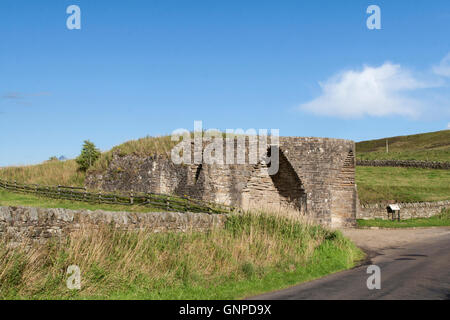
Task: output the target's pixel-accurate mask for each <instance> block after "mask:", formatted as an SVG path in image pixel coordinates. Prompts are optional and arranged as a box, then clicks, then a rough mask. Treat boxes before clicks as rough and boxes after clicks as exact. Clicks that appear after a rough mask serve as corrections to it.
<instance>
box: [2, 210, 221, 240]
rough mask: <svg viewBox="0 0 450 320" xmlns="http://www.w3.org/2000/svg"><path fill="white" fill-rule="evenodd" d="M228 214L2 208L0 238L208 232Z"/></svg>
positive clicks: (38, 238)
mask: <svg viewBox="0 0 450 320" xmlns="http://www.w3.org/2000/svg"><path fill="white" fill-rule="evenodd" d="M226 218H227V217H226V215H221V214H206V213H178V212H148V213H130V212H108V211H102V210H96V211H90V210H69V209H46V208H31V207H0V236H1V237H6V238H7V239H8V240H9V242H11V243H20V242H22V241H23V240H28V239H31V240H35V241H38V242H42V241H45V240H46V239H48V238H50V237H55V236H56V237H58V236H65V235H67V234H69V233H70V232H72V231H74V230H77V229H79V228H80V227H81V226H91V227H98V226H100V225H110V224H113V225H114V226H115V227H116V228H118V229H121V230H140V229H143V230H148V231H151V232H166V231H173V232H186V231H190V230H192V231H207V230H210V229H212V228H216V227H217V228H220V227H223V226H224V224H225V222H226Z"/></svg>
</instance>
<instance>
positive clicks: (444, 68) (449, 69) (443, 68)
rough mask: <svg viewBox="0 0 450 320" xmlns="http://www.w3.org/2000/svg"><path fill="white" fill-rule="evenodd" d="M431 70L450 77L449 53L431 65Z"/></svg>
mask: <svg viewBox="0 0 450 320" xmlns="http://www.w3.org/2000/svg"><path fill="white" fill-rule="evenodd" d="M433 72H434V73H436V74H437V75H440V76H443V77H450V53H448V54H447V55H446V56H445V57H444V59H442V60H441V63H440V64H439V65H437V66H434V67H433Z"/></svg>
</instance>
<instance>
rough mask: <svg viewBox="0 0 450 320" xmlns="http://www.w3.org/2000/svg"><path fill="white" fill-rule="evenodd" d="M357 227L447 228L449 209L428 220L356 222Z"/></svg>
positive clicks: (449, 221) (449, 224) (449, 223)
mask: <svg viewBox="0 0 450 320" xmlns="http://www.w3.org/2000/svg"><path fill="white" fill-rule="evenodd" d="M357 223H358V227H363V228H364V227H379V228H419V227H448V226H450V209H447V210H442V213H440V214H438V215H435V216H433V217H430V218H413V219H406V220H400V221H397V220H382V219H373V220H357Z"/></svg>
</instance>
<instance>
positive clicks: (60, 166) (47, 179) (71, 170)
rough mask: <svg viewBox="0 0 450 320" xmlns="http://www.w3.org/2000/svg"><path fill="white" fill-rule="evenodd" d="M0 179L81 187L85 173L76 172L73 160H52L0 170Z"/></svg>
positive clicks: (76, 168) (76, 166) (76, 167)
mask: <svg viewBox="0 0 450 320" xmlns="http://www.w3.org/2000/svg"><path fill="white" fill-rule="evenodd" d="M0 179H3V180H8V181H14V180H17V182H20V183H25V184H35V183H37V184H42V185H50V186H56V185H64V186H83V185H84V180H85V173H83V172H81V171H79V170H78V165H77V163H76V162H75V160H67V161H58V160H54V161H46V162H44V163H42V164H38V165H30V166H20V167H6V168H1V169H0Z"/></svg>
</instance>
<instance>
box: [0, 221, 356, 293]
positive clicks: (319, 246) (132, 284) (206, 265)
mask: <svg viewBox="0 0 450 320" xmlns="http://www.w3.org/2000/svg"><path fill="white" fill-rule="evenodd" d="M362 257H363V254H362V252H361V251H360V250H359V249H358V248H356V247H355V245H354V244H353V243H352V242H350V241H349V240H347V239H346V238H344V237H343V236H342V235H341V233H340V232H337V231H329V230H326V229H324V228H322V227H319V226H311V225H307V224H304V223H301V222H298V221H293V220H291V219H287V218H282V217H275V216H270V215H266V214H242V215H232V216H230V218H229V219H228V221H227V223H226V226H225V228H223V229H215V230H212V231H210V232H206V233H198V232H192V233H161V234H158V233H149V232H145V231H142V232H126V231H118V230H115V229H113V228H112V227H107V226H103V227H100V228H99V229H96V230H93V229H92V228H91V229H89V228H81V229H80V230H78V231H75V232H73V233H72V234H71V235H70V236H69V237H68V238H67V239H63V240H61V241H56V240H52V241H49V242H47V243H46V244H44V245H40V246H38V245H31V246H25V245H21V246H18V247H15V248H12V247H8V246H7V245H6V244H5V242H1V245H0V287H1V288H2V290H1V291H0V297H1V298H3V299H237V298H242V297H246V296H250V295H254V294H258V293H262V292H267V291H271V290H276V289H281V288H284V287H287V286H290V285H294V284H297V283H300V282H304V281H308V280H311V279H314V278H318V277H321V276H324V275H326V274H329V273H333V272H337V271H340V270H344V269H348V268H351V267H353V266H354V265H355V263H356V261H358V260H359V259H361V258H362ZM73 264H75V265H77V266H79V267H80V270H81V284H82V288H81V290H79V291H69V290H68V289H67V288H66V280H67V275H66V273H65V272H66V270H67V268H68V266H69V265H73Z"/></svg>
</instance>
